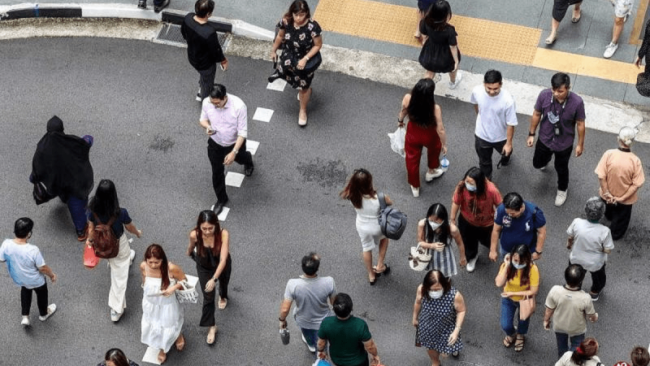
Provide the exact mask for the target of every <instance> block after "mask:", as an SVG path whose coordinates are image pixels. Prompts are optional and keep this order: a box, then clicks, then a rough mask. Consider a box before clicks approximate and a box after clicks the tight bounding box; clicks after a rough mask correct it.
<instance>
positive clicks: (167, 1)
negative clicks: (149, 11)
mask: <svg viewBox="0 0 650 366" xmlns="http://www.w3.org/2000/svg"><path fill="white" fill-rule="evenodd" d="M168 6H169V0H165V1H163V3H162V4H160V6H158V5H156V6H154V7H153V11H155V12H156V13H160V12H161V11H162V10H163V9H164V8H166V7H168Z"/></svg>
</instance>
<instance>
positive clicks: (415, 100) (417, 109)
mask: <svg viewBox="0 0 650 366" xmlns="http://www.w3.org/2000/svg"><path fill="white" fill-rule="evenodd" d="M435 91H436V83H434V82H433V80H432V79H428V78H425V79H420V81H418V82H417V84H415V86H414V87H413V89H412V90H411V101H410V102H409V105H408V107H406V113H407V115H408V116H409V121H410V122H412V123H415V124H417V125H418V126H421V127H425V128H427V127H432V128H435V127H436V126H437V125H438V123H437V122H438V121H436V115H435V112H434V111H435V108H436V101H435V96H434V92H435Z"/></svg>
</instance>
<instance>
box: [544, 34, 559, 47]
mask: <svg viewBox="0 0 650 366" xmlns="http://www.w3.org/2000/svg"><path fill="white" fill-rule="evenodd" d="M556 39H557V35H556V36H555V37H553V38H551V36H548V38H546V41H545V42H546V44H547V45H552V44H553V43H555V40H556Z"/></svg>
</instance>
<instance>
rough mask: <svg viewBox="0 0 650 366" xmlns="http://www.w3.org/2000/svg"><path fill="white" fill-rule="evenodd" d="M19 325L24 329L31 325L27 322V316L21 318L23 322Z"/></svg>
mask: <svg viewBox="0 0 650 366" xmlns="http://www.w3.org/2000/svg"><path fill="white" fill-rule="evenodd" d="M20 325H22V326H25V327H29V326H30V325H32V324H31V323H30V322H29V317H28V316H23V320H22V321H21V322H20Z"/></svg>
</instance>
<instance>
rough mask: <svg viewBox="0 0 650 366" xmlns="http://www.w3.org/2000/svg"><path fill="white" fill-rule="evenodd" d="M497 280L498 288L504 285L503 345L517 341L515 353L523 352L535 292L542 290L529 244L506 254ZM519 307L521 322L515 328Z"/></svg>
mask: <svg viewBox="0 0 650 366" xmlns="http://www.w3.org/2000/svg"><path fill="white" fill-rule="evenodd" d="M494 282H495V284H496V286H497V287H503V292H502V293H501V329H503V331H504V332H505V333H506V337H505V338H504V339H503V345H504V346H505V347H506V348H510V347H511V346H512V344H513V343H514V345H515V352H521V351H523V349H524V343H525V342H526V337H525V336H526V334H527V333H528V324H529V323H530V316H531V315H532V313H533V311H534V307H535V295H537V292H538V291H539V269H538V268H537V266H536V265H535V263H533V260H532V258H531V255H530V250H529V249H528V246H527V245H526V244H520V245H518V246H516V247H515V248H514V249H513V250H512V252H510V253H508V254H506V256H505V258H504V260H503V263H502V264H501V267H500V268H499V274H498V275H497V277H496V279H495V281H494ZM517 309H519V323H518V325H517V328H516V329H515V326H514V317H515V312H516V311H517Z"/></svg>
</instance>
